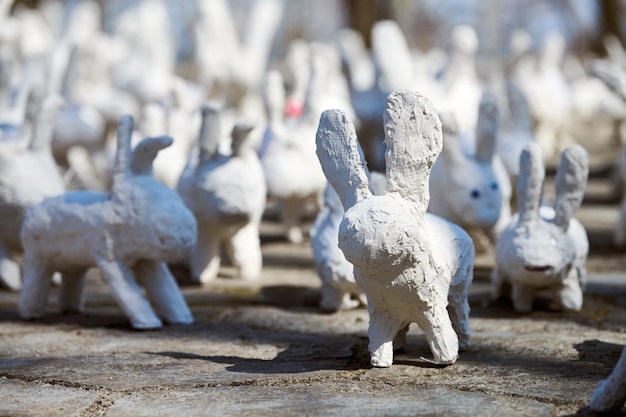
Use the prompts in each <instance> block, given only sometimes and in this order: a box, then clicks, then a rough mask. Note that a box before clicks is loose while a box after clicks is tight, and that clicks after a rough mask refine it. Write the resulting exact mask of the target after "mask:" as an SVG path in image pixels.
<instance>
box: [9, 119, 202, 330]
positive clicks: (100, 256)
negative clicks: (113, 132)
mask: <svg viewBox="0 0 626 417" xmlns="http://www.w3.org/2000/svg"><path fill="white" fill-rule="evenodd" d="M132 131H133V120H132V117H130V116H125V117H123V118H122V119H121V120H120V123H119V126H118V142H117V153H116V159H115V164H114V174H113V187H112V190H111V191H110V192H109V193H98V192H90V191H76V192H71V193H67V194H64V195H62V196H59V197H53V198H50V199H47V200H44V201H43V202H42V203H40V204H38V205H36V206H34V207H32V208H31V209H30V210H29V211H28V213H27V214H26V217H25V219H24V223H23V226H22V231H21V240H22V244H23V246H24V286H23V288H22V291H21V293H20V303H19V313H20V315H21V316H22V317H23V318H27V319H32V318H38V317H41V316H43V315H44V313H45V306H46V301H47V294H48V289H49V286H50V278H51V276H52V273H53V272H60V273H61V275H62V283H61V291H60V301H59V304H60V307H61V310H62V311H64V312H78V311H80V309H81V305H82V301H83V287H84V281H85V273H86V271H87V269H88V268H90V267H93V266H97V267H98V268H99V269H100V270H101V272H102V274H103V276H104V278H105V279H106V280H107V282H108V283H109V285H110V287H111V290H112V291H113V294H114V295H115V297H116V299H117V301H118V303H119V304H120V306H121V307H122V309H123V310H124V312H125V313H126V315H127V316H128V317H129V319H130V321H131V323H132V326H133V327H134V328H136V329H151V328H159V327H161V325H162V323H161V320H160V319H159V318H158V317H157V315H156V314H155V312H154V311H153V309H152V307H151V306H150V304H149V303H148V301H147V300H146V299H145V298H144V295H143V294H142V291H141V288H140V287H139V285H138V283H139V284H141V285H143V287H144V288H145V291H146V294H147V296H148V298H149V299H150V301H152V303H153V304H154V307H155V308H156V310H157V312H158V314H159V315H160V316H161V317H163V318H164V319H165V320H166V321H167V322H170V323H190V322H192V321H193V318H192V316H191V312H190V311H189V309H188V307H187V304H186V302H185V299H184V298H183V296H182V294H181V293H180V291H179V289H178V286H177V285H176V281H175V280H174V277H173V276H172V274H171V273H170V271H169V270H168V267H167V265H166V262H179V261H182V260H183V259H185V258H186V257H187V256H188V254H189V252H190V250H191V248H192V247H193V245H194V244H195V242H196V234H197V226H196V221H195V219H194V218H193V214H192V213H191V212H190V211H189V210H188V209H187V208H186V207H185V205H184V203H183V202H182V200H181V199H180V197H178V195H177V194H176V193H175V192H174V191H173V190H171V189H169V188H168V187H167V186H165V185H163V184H161V183H159V182H158V181H156V180H155V179H154V178H152V177H151V176H150V175H149V174H150V172H151V164H152V161H153V159H154V157H155V156H156V154H157V152H158V150H159V149H162V148H164V147H166V146H169V145H170V144H171V142H172V139H171V138H169V137H160V138H150V139H147V140H146V141H145V143H143V144H142V145H140V146H139V147H138V148H137V149H136V152H135V154H134V155H133V154H131V149H130V139H131V135H132Z"/></svg>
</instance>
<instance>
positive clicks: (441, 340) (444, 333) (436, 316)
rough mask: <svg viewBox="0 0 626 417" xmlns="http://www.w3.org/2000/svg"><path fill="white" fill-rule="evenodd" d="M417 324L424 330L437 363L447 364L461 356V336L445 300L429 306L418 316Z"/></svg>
mask: <svg viewBox="0 0 626 417" xmlns="http://www.w3.org/2000/svg"><path fill="white" fill-rule="evenodd" d="M416 321H417V324H418V325H419V326H420V328H421V329H422V330H423V331H424V334H425V335H426V340H427V341H428V345H429V346H430V351H431V352H432V354H433V358H434V361H435V363H437V364H442V365H447V364H451V363H454V362H456V360H457V359H458V357H459V338H458V336H457V334H456V333H455V332H454V328H453V327H452V322H450V317H449V316H448V311H447V310H446V303H445V302H441V301H440V302H437V303H436V304H435V305H433V306H431V307H427V308H426V309H424V310H423V311H422V314H421V315H420V316H419V317H417V320H416Z"/></svg>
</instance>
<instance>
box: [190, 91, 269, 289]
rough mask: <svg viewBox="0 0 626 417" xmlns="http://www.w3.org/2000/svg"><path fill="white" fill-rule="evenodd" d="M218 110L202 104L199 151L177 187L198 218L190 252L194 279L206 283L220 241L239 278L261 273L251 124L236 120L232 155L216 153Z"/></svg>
mask: <svg viewBox="0 0 626 417" xmlns="http://www.w3.org/2000/svg"><path fill="white" fill-rule="evenodd" d="M220 111H221V109H220V108H219V107H218V106H217V105H216V104H215V103H207V104H206V105H205V106H204V107H203V108H202V126H201V127H200V136H199V152H198V153H197V154H196V155H192V157H191V158H190V160H189V162H188V164H187V167H186V168H185V171H183V174H182V175H181V178H180V181H179V182H178V192H179V193H180V195H181V196H182V198H183V200H184V201H185V203H186V204H187V206H188V207H189V208H190V209H191V211H192V212H193V213H194V215H195V216H196V220H197V221H198V242H197V244H196V247H195V248H194V250H193V253H192V257H191V277H192V280H193V281H194V282H195V283H207V282H209V281H211V280H212V279H214V278H215V277H216V276H217V273H218V271H219V267H220V251H221V249H222V247H223V246H226V248H227V249H228V250H229V251H230V254H231V257H232V261H233V263H234V264H235V266H236V267H237V268H238V273H239V276H240V277H241V278H244V279H256V278H259V277H260V275H261V268H262V256H261V242H260V239H259V225H260V223H261V216H262V215H263V210H264V209H265V195H266V187H265V178H264V176H263V168H262V166H261V162H260V161H259V158H258V156H257V153H256V151H255V149H253V147H252V145H251V143H250V138H249V135H248V134H249V133H250V131H251V130H252V127H253V126H252V125H251V124H248V123H244V122H240V123H237V124H236V125H235V127H234V128H233V131H232V154H231V155H230V156H225V155H221V154H220V153H219V152H218V147H219V142H220V131H221V127H220V125H221V124H220V117H221V115H220Z"/></svg>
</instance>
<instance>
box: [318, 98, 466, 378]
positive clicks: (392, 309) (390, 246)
mask: <svg viewBox="0 0 626 417" xmlns="http://www.w3.org/2000/svg"><path fill="white" fill-rule="evenodd" d="M384 124H385V144H386V146H387V152H386V155H385V156H386V162H387V172H386V176H387V192H386V194H384V195H382V196H373V195H372V193H371V191H370V190H369V187H368V175H367V167H366V163H365V160H364V158H363V153H362V151H361V148H360V146H359V143H358V140H357V137H356V132H355V130H354V125H353V124H352V123H351V122H350V121H349V120H348V119H347V118H346V116H345V114H344V113H343V112H342V111H340V110H327V111H325V112H324V113H323V114H322V117H321V120H320V124H319V128H318V131H317V154H318V157H319V159H320V162H321V163H322V167H323V169H324V173H325V174H326V177H327V178H328V180H329V182H330V183H331V184H332V185H333V187H334V188H335V190H336V191H337V194H338V195H339V197H340V199H341V202H342V205H343V206H344V208H345V210H346V212H345V214H344V216H343V220H342V221H341V224H340V228H339V247H340V248H341V250H342V251H343V253H344V255H345V257H346V259H347V260H348V261H350V262H351V263H352V264H353V265H354V275H355V278H356V281H357V283H358V284H359V286H360V287H361V288H362V289H363V291H364V292H365V294H366V295H367V300H368V310H369V315H370V324H369V350H370V354H371V363H372V365H373V366H376V367H389V366H391V364H392V362H393V349H394V343H395V344H396V347H401V345H402V344H403V343H404V339H405V336H406V332H407V330H408V326H409V324H410V323H412V322H417V324H418V325H419V326H420V327H421V329H422V330H423V331H424V333H425V334H426V339H427V341H428V344H429V345H430V349H431V351H432V353H433V356H434V362H435V363H438V364H450V363H453V362H455V361H456V360H457V358H458V351H459V347H461V348H462V347H466V346H468V345H469V343H470V329H469V323H468V314H469V304H468V302H467V294H468V291H469V287H470V284H471V281H472V270H473V262H474V246H473V244H472V241H471V239H470V237H469V236H468V235H467V233H465V232H464V231H463V230H462V229H461V228H460V227H458V226H456V225H454V224H452V223H449V222H447V221H446V220H443V219H441V218H439V217H436V216H433V215H430V214H427V213H426V208H427V206H428V199H429V193H428V177H429V175H430V169H431V167H432V164H433V163H434V162H435V159H436V158H437V156H438V155H439V152H441V146H442V139H441V123H440V121H439V118H438V117H437V114H436V112H435V110H434V108H433V105H432V104H431V103H430V102H429V101H428V100H426V99H425V98H424V97H423V96H420V95H419V94H418V93H415V92H411V91H407V90H399V91H396V92H394V93H392V94H391V95H390V96H389V98H388V101H387V109H386V111H385V114H384ZM394 338H395V340H394Z"/></svg>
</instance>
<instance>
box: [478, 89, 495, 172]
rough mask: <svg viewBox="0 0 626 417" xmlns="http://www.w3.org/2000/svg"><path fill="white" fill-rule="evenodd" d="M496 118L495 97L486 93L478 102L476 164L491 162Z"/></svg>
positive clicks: (493, 150) (493, 151) (493, 152)
mask: <svg viewBox="0 0 626 417" xmlns="http://www.w3.org/2000/svg"><path fill="white" fill-rule="evenodd" d="M498 117H499V114H498V104H497V102H496V96H495V95H493V94H492V93H491V92H488V91H486V92H485V93H484V94H483V96H482V98H481V100H480V107H479V110H478V123H477V125H476V159H477V160H478V162H481V163H487V162H491V161H492V160H493V155H494V154H495V152H496V134H497V133H498Z"/></svg>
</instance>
